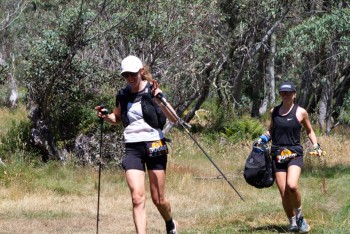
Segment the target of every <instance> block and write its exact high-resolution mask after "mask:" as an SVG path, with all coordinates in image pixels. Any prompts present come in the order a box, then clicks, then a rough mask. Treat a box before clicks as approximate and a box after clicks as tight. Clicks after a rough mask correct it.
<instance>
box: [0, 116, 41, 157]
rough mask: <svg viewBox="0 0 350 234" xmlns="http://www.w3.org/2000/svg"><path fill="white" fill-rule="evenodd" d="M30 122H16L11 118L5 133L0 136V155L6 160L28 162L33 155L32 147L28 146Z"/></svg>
mask: <svg viewBox="0 0 350 234" xmlns="http://www.w3.org/2000/svg"><path fill="white" fill-rule="evenodd" d="M30 129H31V123H30V122H29V121H28V120H22V121H20V122H18V123H16V122H15V121H14V120H12V123H11V126H10V127H8V130H7V133H6V134H5V135H3V136H0V142H1V144H0V155H2V159H3V160H4V161H6V162H13V161H23V162H27V163H29V162H30V161H31V160H32V159H33V158H32V157H33V156H34V157H36V155H35V151H34V149H33V148H32V147H31V146H30V144H29V140H30Z"/></svg>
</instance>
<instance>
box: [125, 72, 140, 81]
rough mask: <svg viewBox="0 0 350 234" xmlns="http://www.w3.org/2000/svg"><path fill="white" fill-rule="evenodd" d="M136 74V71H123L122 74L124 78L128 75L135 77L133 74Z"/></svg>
mask: <svg viewBox="0 0 350 234" xmlns="http://www.w3.org/2000/svg"><path fill="white" fill-rule="evenodd" d="M137 74H139V73H138V72H123V74H122V76H123V77H124V78H125V79H126V78H128V77H129V76H131V77H135V76H137Z"/></svg>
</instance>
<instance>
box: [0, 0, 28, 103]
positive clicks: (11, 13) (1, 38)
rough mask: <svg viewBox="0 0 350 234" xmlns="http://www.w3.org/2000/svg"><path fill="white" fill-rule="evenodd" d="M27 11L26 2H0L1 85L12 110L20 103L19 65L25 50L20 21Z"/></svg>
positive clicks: (16, 0)
mask: <svg viewBox="0 0 350 234" xmlns="http://www.w3.org/2000/svg"><path fill="white" fill-rule="evenodd" d="M27 9H28V1H26V0H15V1H12V0H11V1H8V0H3V1H1V2H0V85H4V86H5V89H6V92H5V95H4V100H3V101H4V103H5V104H7V105H8V106H9V107H12V108H15V107H16V106H17V102H18V78H17V76H18V72H17V65H18V64H19V62H18V60H19V57H20V54H21V53H20V51H21V49H22V48H23V47H22V46H21V39H20V38H21V37H22V36H23V31H22V30H21V24H20V23H19V21H20V19H21V17H22V15H23V14H24V13H23V12H24V11H25V10H27Z"/></svg>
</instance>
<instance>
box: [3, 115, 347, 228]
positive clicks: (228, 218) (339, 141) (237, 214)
mask: <svg viewBox="0 0 350 234" xmlns="http://www.w3.org/2000/svg"><path fill="white" fill-rule="evenodd" d="M19 111H21V110H19ZM13 114H14V116H16V115H17V114H16V113H13ZM0 121H8V120H4V119H1V120H0ZM0 123H1V122H0ZM0 125H1V124H0ZM6 131H7V130H6V129H5V130H4V132H6ZM194 136H195V137H196V139H197V141H198V142H199V143H200V144H201V145H202V146H203V147H204V148H205V150H206V151H207V153H208V154H209V156H210V157H211V159H212V160H213V161H214V162H215V163H216V164H217V165H218V167H219V168H220V169H221V170H222V171H223V173H225V175H226V176H227V177H228V179H229V180H230V181H231V182H232V184H233V185H234V186H235V188H236V189H237V190H238V191H239V192H240V194H241V195H242V196H243V198H244V199H245V202H243V201H241V200H240V198H239V197H238V195H237V194H236V193H235V191H234V190H233V189H232V188H231V187H230V186H229V184H228V183H227V182H226V181H225V180H223V179H222V178H221V177H220V174H219V173H218V171H217V170H216V168H215V167H214V166H213V165H212V164H211V163H210V161H209V160H208V159H207V158H206V157H205V155H204V154H203V152H202V151H201V150H200V149H199V148H198V147H197V146H196V145H195V144H194V142H193V141H192V140H190V139H189V137H188V136H187V135H186V134H185V133H184V132H182V131H178V130H175V129H174V130H173V131H172V132H171V135H170V136H169V137H170V138H171V139H172V140H173V143H171V144H170V145H169V146H170V152H171V153H170V155H169V160H168V162H169V163H168V172H167V183H166V193H167V197H168V198H169V200H170V202H171V204H172V209H173V214H174V218H175V219H176V220H177V221H178V222H179V225H180V230H181V232H180V233H184V234H186V233H193V234H197V233H201V234H206V233H208V234H209V233H210V234H211V233H213V234H214V233H215V234H216V233H218V234H221V233H230V234H231V233H287V230H288V220H287V219H286V217H285V214H284V211H283V208H282V205H281V200H280V196H279V192H278V189H277V187H276V185H274V186H272V187H271V188H267V189H261V190H259V189H255V188H253V187H251V186H250V185H248V184H247V183H246V182H245V181H244V178H243V174H242V173H243V166H244V163H245V159H246V158H247V156H248V154H249V151H250V149H251V145H250V144H251V142H250V141H243V142H236V143H231V142H229V141H222V139H220V138H218V139H215V138H213V139H211V140H208V139H209V138H207V137H206V136H202V135H201V134H195V135H194ZM320 142H321V145H323V147H324V149H326V150H327V152H328V155H327V156H325V158H324V160H319V159H317V158H307V160H305V168H304V170H303V173H302V176H301V179H300V185H299V186H300V189H301V192H302V198H303V212H304V215H305V217H306V218H307V220H308V222H309V224H310V225H311V227H312V233H325V234H326V233H337V234H338V233H344V234H345V233H349V230H350V196H349V194H350V186H348V183H349V181H350V160H349V158H348V155H347V154H346V152H350V144H349V143H350V140H349V139H348V138H347V136H343V137H340V136H337V137H330V138H326V137H324V138H323V137H320ZM18 154H19V153H18ZM13 157H14V158H23V157H27V158H28V159H29V161H28V160H12V161H11V163H9V164H8V165H7V166H6V167H3V166H0V186H1V188H2V189H1V190H0V220H2V221H1V222H2V223H4V225H5V226H4V227H5V229H4V232H5V233H21V232H22V233H23V232H28V233H34V232H35V231H36V230H39V229H40V230H41V231H42V232H43V233H50V232H59V233H91V232H93V230H95V221H96V220H95V217H96V202H97V200H96V199H97V185H98V170H97V168H95V167H78V166H75V165H74V164H73V163H67V164H65V165H63V164H61V163H59V162H50V163H47V164H43V163H40V161H36V162H34V163H32V162H31V160H32V158H33V157H32V156H27V155H25V152H22V153H21V154H19V155H17V156H16V155H14V156H13ZM146 189H147V193H148V194H147V203H146V210H147V217H148V222H149V232H150V233H163V232H164V230H163V229H164V227H163V226H164V223H163V221H162V219H161V217H160V215H159V213H158V211H157V210H156V208H155V207H154V206H153V205H152V202H151V199H150V196H149V188H148V179H147V178H146ZM101 222H104V223H103V225H102V227H101V233H116V231H115V230H118V231H119V232H117V233H123V234H124V233H134V227H133V223H132V213H131V204H130V195H129V189H128V187H127V185H126V182H125V179H124V174H123V172H122V171H118V170H115V169H110V170H103V171H102V177H101Z"/></svg>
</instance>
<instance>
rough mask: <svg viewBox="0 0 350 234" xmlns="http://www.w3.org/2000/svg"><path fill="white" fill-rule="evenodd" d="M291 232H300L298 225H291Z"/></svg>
mask: <svg viewBox="0 0 350 234" xmlns="http://www.w3.org/2000/svg"><path fill="white" fill-rule="evenodd" d="M289 231H290V232H298V231H299V227H298V225H296V224H291V225H290V226H289Z"/></svg>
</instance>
